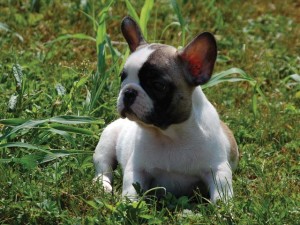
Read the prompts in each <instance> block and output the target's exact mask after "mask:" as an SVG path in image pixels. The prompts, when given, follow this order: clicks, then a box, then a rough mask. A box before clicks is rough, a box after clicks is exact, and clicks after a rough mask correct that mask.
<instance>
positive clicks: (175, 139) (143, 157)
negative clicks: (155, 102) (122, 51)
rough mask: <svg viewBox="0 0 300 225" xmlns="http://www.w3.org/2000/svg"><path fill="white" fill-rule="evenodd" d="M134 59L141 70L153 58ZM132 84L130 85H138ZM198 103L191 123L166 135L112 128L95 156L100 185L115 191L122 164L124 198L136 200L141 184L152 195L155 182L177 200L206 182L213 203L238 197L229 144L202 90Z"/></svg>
mask: <svg viewBox="0 0 300 225" xmlns="http://www.w3.org/2000/svg"><path fill="white" fill-rule="evenodd" d="M137 53H142V52H137ZM134 54H135V53H134ZM134 54H132V57H131V58H129V60H133V61H135V62H136V61H137V60H140V61H139V66H141V64H140V63H142V62H143V61H144V60H145V58H147V56H146V55H144V57H145V58H144V59H141V57H136V58H135V55H134ZM136 56H138V54H137V55H136ZM139 56H140V55H139ZM148 56H149V55H148ZM126 66H127V68H129V67H130V68H129V69H130V70H136V69H137V68H138V66H137V67H135V68H133V65H132V64H131V63H128V64H127V65H126ZM131 82H132V81H131ZM131 82H130V84H129V83H126V82H125V84H124V85H125V86H126V85H132V84H131ZM125 86H123V88H124V87H125ZM137 89H138V91H139V92H142V90H139V88H137ZM120 95H122V92H121V94H120ZM192 98H193V99H192V103H193V107H192V112H191V115H190V117H189V119H188V120H187V121H185V122H183V123H181V124H175V125H171V126H169V127H168V128H167V129H166V130H160V129H158V128H155V127H151V126H145V125H142V124H138V123H136V122H133V121H130V120H128V119H118V120H116V121H115V122H113V123H111V124H110V125H108V126H107V128H106V129H105V130H104V131H103V133H102V136H101V138H100V141H99V143H98V145H97V147H96V150H95V154H94V163H95V167H96V178H95V179H100V181H101V182H102V183H103V186H104V188H105V190H107V191H111V190H112V186H111V183H112V165H113V161H114V159H117V161H118V162H119V163H120V164H121V166H122V168H123V173H124V177H123V192H122V194H123V196H128V197H132V198H135V197H136V191H135V189H134V187H133V185H132V184H133V183H136V182H138V183H139V184H140V185H141V187H142V188H143V189H144V190H147V189H149V188H150V181H151V182H152V185H153V184H154V185H156V186H162V187H165V188H166V190H167V191H170V192H173V193H174V194H178V195H180V194H182V195H185V194H190V193H192V187H194V185H195V183H197V182H198V181H199V180H202V181H204V182H205V184H206V185H207V186H208V188H209V192H210V196H211V201H212V202H215V201H216V200H217V199H220V198H222V199H225V200H227V199H228V198H230V197H232V195H233V191H232V171H231V167H230V165H229V163H228V161H229V159H228V157H229V152H230V143H229V140H228V138H227V136H226V135H225V133H224V131H223V129H222V128H221V125H220V119H219V116H218V114H217V112H216V110H215V108H214V107H213V106H212V104H211V103H210V102H209V101H208V100H207V99H206V97H205V95H204V94H203V92H202V90H201V88H196V89H195V91H194V93H193V96H192ZM145 99H147V98H145ZM141 114H143V113H141Z"/></svg>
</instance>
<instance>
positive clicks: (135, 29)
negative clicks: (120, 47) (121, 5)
mask: <svg viewBox="0 0 300 225" xmlns="http://www.w3.org/2000/svg"><path fill="white" fill-rule="evenodd" d="M121 30H122V34H123V36H124V38H125V39H126V41H127V43H128V45H129V48H130V51H131V52H134V51H135V50H136V49H137V47H139V46H140V45H144V44H147V42H146V41H145V39H144V37H143V35H142V32H141V29H140V27H139V25H138V24H137V23H136V22H135V21H134V20H133V19H132V18H131V17H129V16H126V17H125V18H124V19H123V20H122V24H121Z"/></svg>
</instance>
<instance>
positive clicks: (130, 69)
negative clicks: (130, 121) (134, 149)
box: [117, 47, 154, 119]
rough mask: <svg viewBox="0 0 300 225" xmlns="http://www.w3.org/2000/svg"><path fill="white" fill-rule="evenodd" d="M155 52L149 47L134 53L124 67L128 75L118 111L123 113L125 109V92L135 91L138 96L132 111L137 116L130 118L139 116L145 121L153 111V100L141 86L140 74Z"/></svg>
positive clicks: (119, 98) (124, 82)
mask: <svg viewBox="0 0 300 225" xmlns="http://www.w3.org/2000/svg"><path fill="white" fill-rule="evenodd" d="M153 51H154V50H152V49H150V48H149V47H145V48H142V49H139V50H137V51H136V52H133V53H132V54H131V55H130V56H129V57H128V59H127V61H126V63H125V65H124V71H126V73H127V74H128V76H127V78H126V79H125V80H124V81H123V82H122V86H121V91H120V94H119V97H118V103H117V109H118V112H119V113H121V112H122V110H123V109H124V102H123V98H124V92H125V91H126V90H128V89H134V90H136V91H137V93H138V95H137V97H136V99H135V101H134V103H133V105H132V106H131V110H132V111H133V112H134V114H135V115H132V114H130V115H127V117H128V118H130V117H135V116H137V117H138V118H140V119H143V118H144V117H145V116H146V115H147V114H148V112H151V110H152V109H153V103H152V100H151V99H150V98H149V96H148V95H147V94H146V92H145V91H144V90H143V88H142V87H141V86H140V84H139V78H138V72H139V70H140V68H141V67H142V66H143V64H144V63H145V62H146V61H147V59H148V57H149V56H150V55H151V53H152V52H153Z"/></svg>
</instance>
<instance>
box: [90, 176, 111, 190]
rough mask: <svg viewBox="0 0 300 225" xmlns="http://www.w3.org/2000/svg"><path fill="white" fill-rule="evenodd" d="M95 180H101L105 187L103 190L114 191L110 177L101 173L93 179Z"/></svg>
mask: <svg viewBox="0 0 300 225" xmlns="http://www.w3.org/2000/svg"><path fill="white" fill-rule="evenodd" d="M93 182H94V183H96V182H100V183H101V184H102V187H103V190H104V191H105V192H112V191H113V188H112V185H111V182H110V180H109V178H108V177H106V176H105V175H103V176H102V175H100V176H98V177H95V178H94V179H93Z"/></svg>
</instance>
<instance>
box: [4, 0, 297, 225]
mask: <svg viewBox="0 0 300 225" xmlns="http://www.w3.org/2000/svg"><path fill="white" fill-rule="evenodd" d="M151 3H152V1H145V4H144V2H142V1H139V3H133V1H132V4H130V2H129V1H114V0H112V1H96V0H95V1H93V0H88V1H63V3H62V2H60V1H51V0H47V1H39V0H37V1H29V0H27V1H18V0H14V1H8V2H7V3H2V2H1V3H0V48H1V54H0V93H1V97H0V99H1V100H0V119H1V120H0V156H1V158H0V169H1V171H2V172H1V176H0V186H1V189H0V221H1V224H90V223H91V224H93V223H94V224H162V223H164V224H297V221H299V217H300V211H299V205H300V204H299V202H300V193H299V169H300V168H299V149H300V123H299V122H300V119H299V118H300V107H299V106H300V83H299V73H300V72H299V71H300V56H299V53H300V25H299V24H300V17H299V11H300V4H299V2H298V1H293V0H288V1H279V0H275V1H272V3H271V2H270V1H267V0H263V1H254V0H251V1H233V0H227V1H210V0H204V1H184V0H182V1H177V3H178V4H177V3H176V1H173V0H170V1H156V2H155V3H154V4H153V5H152V4H151ZM135 12H136V13H135ZM129 14H130V15H131V16H133V17H135V18H136V17H140V23H141V26H142V29H143V31H144V34H145V36H146V38H147V40H148V41H149V42H159V43H166V44H170V45H173V46H176V47H178V48H180V47H181V46H184V45H185V44H187V43H188V42H189V41H190V40H192V38H193V37H194V36H196V35H197V34H198V33H200V32H203V31H209V32H212V33H213V34H214V35H215V37H216V39H217V43H218V59H217V63H216V67H215V70H214V72H215V74H218V73H221V72H225V71H227V70H229V69H231V68H239V69H241V70H243V71H244V72H245V73H246V75H247V77H250V78H251V79H253V80H254V81H255V82H252V83H251V82H246V81H240V82H223V83H220V84H217V85H214V86H212V87H208V88H205V90H204V91H205V94H206V95H207V97H208V98H209V99H210V101H211V102H212V103H213V104H214V105H215V107H216V108H217V110H218V112H219V113H220V116H221V118H222V120H223V121H225V122H226V124H228V125H229V127H230V128H231V129H232V131H233V133H234V135H235V137H236V139H237V142H238V145H239V150H240V153H241V156H240V163H239V165H238V168H237V171H236V172H235V173H234V181H233V185H234V190H235V197H234V199H233V200H232V201H231V202H230V203H228V204H224V203H221V202H219V203H218V204H217V205H210V204H201V203H200V200H198V201H197V200H196V199H197V196H195V197H194V199H191V200H189V199H188V198H187V197H181V198H177V199H176V198H175V197H174V196H171V195H167V196H166V197H165V198H164V199H161V200H159V201H158V200H155V199H148V200H145V199H144V198H142V199H141V201H140V202H138V203H130V202H127V201H122V199H121V197H120V193H121V182H122V180H121V170H120V168H118V170H117V171H116V172H115V177H116V179H115V181H114V182H115V184H114V186H115V193H114V195H110V194H107V193H104V192H103V190H102V189H101V188H100V186H99V185H97V184H95V185H93V184H92V178H93V176H94V167H93V163H92V152H93V150H94V148H95V146H96V143H97V141H98V137H99V135H100V134H101V132H102V130H103V128H104V127H105V126H106V125H107V124H108V123H110V122H111V121H112V120H114V119H116V118H117V117H118V115H117V113H116V99H117V95H118V91H119V85H120V81H119V80H120V78H119V73H120V71H121V68H122V64H123V63H124V60H125V59H126V56H127V55H128V50H127V45H126V44H125V42H124V39H123V38H122V36H121V33H120V22H121V19H122V18H123V17H124V16H126V15H129ZM97 46H98V47H97ZM240 76H241V74H236V75H235V74H231V75H230V76H229V77H228V78H231V81H233V78H234V77H240ZM259 90H261V92H259ZM49 118H52V119H51V120H46V119H49ZM44 119H45V120H44ZM26 121H27V122H26ZM24 123H25V125H24ZM144 200H145V201H144Z"/></svg>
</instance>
